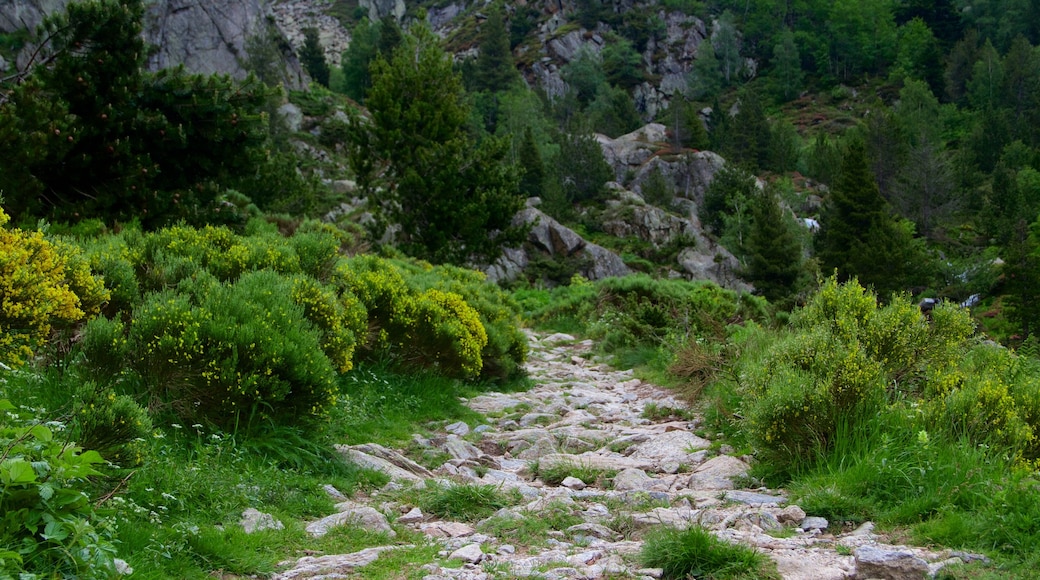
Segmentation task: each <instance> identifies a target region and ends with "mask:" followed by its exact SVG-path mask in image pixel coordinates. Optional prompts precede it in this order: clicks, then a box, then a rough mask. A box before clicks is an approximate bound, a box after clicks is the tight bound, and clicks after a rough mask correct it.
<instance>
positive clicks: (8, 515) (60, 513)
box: [0, 399, 116, 579]
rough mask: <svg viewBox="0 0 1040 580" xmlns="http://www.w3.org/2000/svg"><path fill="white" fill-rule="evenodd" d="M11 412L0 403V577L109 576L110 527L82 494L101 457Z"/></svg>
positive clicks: (11, 407) (32, 419) (6, 404)
mask: <svg viewBox="0 0 1040 580" xmlns="http://www.w3.org/2000/svg"><path fill="white" fill-rule="evenodd" d="M14 411H15V407H14V405H12V404H11V403H10V402H9V401H7V400H6V399H0V577H7V578H14V577H26V578H37V577H48V578H86V579H92V578H111V577H113V576H115V565H114V562H113V559H114V557H115V553H116V550H115V545H114V544H113V528H112V524H111V522H109V521H107V520H104V519H102V518H99V517H98V516H97V514H96V513H95V511H94V506H93V504H92V503H91V501H90V498H89V497H88V496H87V494H86V493H85V490H86V489H87V486H88V482H87V478H88V477H91V476H95V475H99V473H98V471H97V470H96V469H95V467H94V466H96V465H98V464H100V463H102V462H103V460H102V459H101V456H100V455H98V453H97V452H96V451H82V449H81V448H80V447H78V446H77V445H74V444H71V443H69V442H68V441H67V440H66V439H65V438H64V437H57V438H56V437H55V436H54V432H53V431H52V429H51V427H50V426H48V425H50V424H46V425H45V424H40V423H39V422H38V420H37V419H35V417H33V416H32V415H30V414H27V413H20V412H19V413H15V412H14Z"/></svg>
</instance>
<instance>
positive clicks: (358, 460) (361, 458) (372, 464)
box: [336, 443, 433, 482]
mask: <svg viewBox="0 0 1040 580" xmlns="http://www.w3.org/2000/svg"><path fill="white" fill-rule="evenodd" d="M336 451H338V452H340V453H341V454H342V455H343V456H344V457H346V458H347V459H348V460H349V461H351V462H353V463H355V464H357V465H359V466H360V467H364V468H366V469H371V470H374V471H379V472H381V473H385V474H386V475H387V476H389V477H390V479H392V480H394V481H413V482H419V481H423V480H424V479H427V478H432V477H433V473H431V472H430V470H428V469H426V468H425V467H423V466H421V465H419V464H418V463H416V462H414V461H412V460H411V459H408V458H407V457H405V456H404V455H401V454H400V453H398V452H396V451H393V450H391V449H387V448H386V447H383V446H382V445H378V444H375V443H366V444H364V445H353V446H351V445H337V446H336Z"/></svg>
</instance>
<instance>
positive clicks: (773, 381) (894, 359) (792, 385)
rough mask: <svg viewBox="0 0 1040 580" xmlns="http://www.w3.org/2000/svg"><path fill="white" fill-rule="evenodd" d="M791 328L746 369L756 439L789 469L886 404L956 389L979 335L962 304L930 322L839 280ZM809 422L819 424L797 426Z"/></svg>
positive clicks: (908, 307) (901, 300) (901, 302)
mask: <svg viewBox="0 0 1040 580" xmlns="http://www.w3.org/2000/svg"><path fill="white" fill-rule="evenodd" d="M792 326H793V327H794V329H793V331H792V332H791V333H790V334H788V335H787V336H786V337H784V338H781V339H779V340H777V341H776V342H775V344H773V345H772V346H771V347H770V348H769V351H768V354H767V355H766V356H765V357H763V358H762V359H761V360H759V361H758V362H757V363H752V364H748V365H747V366H746V367H745V368H744V369H743V371H742V372H743V373H744V377H745V380H743V381H742V388H743V389H744V391H745V395H746V398H745V402H744V407H745V414H746V416H747V417H749V421H748V428H749V430H748V432H749V437H750V438H751V440H753V441H755V442H756V443H757V444H758V445H760V446H761V448H762V449H763V451H765V452H766V453H767V454H770V455H772V457H773V459H775V460H776V461H777V462H778V463H780V464H787V465H790V466H795V465H806V464H809V463H811V462H812V461H814V460H815V459H816V458H817V453H818V452H822V453H827V452H828V450H829V449H828V446H829V444H830V443H832V442H833V435H834V433H835V429H836V428H837V426H838V425H839V424H843V423H847V424H850V425H855V424H857V423H858V422H860V421H862V420H864V419H866V418H869V417H870V416H873V415H874V414H876V413H878V412H879V411H881V410H883V409H884V408H885V404H886V403H895V402H898V401H902V400H904V399H907V398H909V399H911V400H914V401H916V400H918V398H919V397H921V396H923V395H924V394H926V393H928V394H932V393H944V392H949V391H950V389H952V388H954V385H955V384H956V383H957V381H956V380H954V379H952V378H951V377H956V376H958V375H956V373H954V372H953V369H955V367H956V366H957V365H958V364H959V362H960V361H961V358H962V357H963V354H964V353H965V352H966V351H967V348H968V346H969V342H968V339H969V338H970V337H971V333H972V330H973V327H972V324H971V321H970V319H969V318H968V316H967V314H966V313H964V312H959V311H957V310H956V309H955V308H953V307H949V306H940V307H938V308H936V309H935V310H934V311H933V316H932V320H931V321H929V320H928V319H927V318H925V317H924V316H922V315H921V313H920V311H919V310H918V308H917V307H916V306H914V305H913V304H911V303H910V302H909V300H908V299H907V298H906V297H898V296H897V297H895V298H894V299H893V300H892V302H891V303H889V304H887V305H885V306H878V304H877V299H876V298H875V296H874V295H873V294H872V293H870V292H868V291H866V290H865V289H863V288H862V287H861V286H860V285H859V284H858V283H856V282H855V281H851V282H848V283H845V284H838V282H837V281H836V280H835V279H834V278H830V279H829V280H827V281H825V282H824V284H823V286H822V287H821V289H820V290H819V292H818V293H817V294H816V295H815V296H813V297H812V299H811V300H810V301H809V303H808V304H806V306H805V308H803V309H802V310H800V311H798V312H796V313H795V314H794V315H793V317H792ZM799 385H806V387H805V390H804V391H803V390H800V389H799ZM969 398H970V396H969ZM955 400H956V398H953V399H949V401H955ZM940 408H943V409H945V407H944V406H943V405H940ZM799 409H801V411H800V410H799ZM962 410H963V409H962ZM944 413H945V411H941V412H939V414H940V415H944ZM804 414H811V415H812V417H804V416H803V415H804ZM944 416H945V415H944ZM807 419H811V420H812V425H811V427H806V426H804V425H799V424H798V422H800V421H803V420H807ZM989 419H993V416H992V415H991V416H990V417H989Z"/></svg>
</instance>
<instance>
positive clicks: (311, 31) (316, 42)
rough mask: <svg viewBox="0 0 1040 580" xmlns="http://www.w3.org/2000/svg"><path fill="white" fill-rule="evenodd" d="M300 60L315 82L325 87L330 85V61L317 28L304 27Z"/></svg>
mask: <svg viewBox="0 0 1040 580" xmlns="http://www.w3.org/2000/svg"><path fill="white" fill-rule="evenodd" d="M300 62H301V63H303V68H305V69H307V74H309V75H311V78H312V79H314V82H316V83H318V84H319V85H321V86H323V87H328V86H329V63H328V62H326V61H325V50H324V49H322V48H321V40H320V39H319V38H318V29H317V28H304V29H303V48H301V49H300Z"/></svg>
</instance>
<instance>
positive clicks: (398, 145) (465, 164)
mask: <svg viewBox="0 0 1040 580" xmlns="http://www.w3.org/2000/svg"><path fill="white" fill-rule="evenodd" d="M366 104H367V106H368V111H369V114H370V117H371V121H366V120H364V119H361V118H360V117H358V116H355V117H354V118H352V119H351V124H350V140H349V143H348V147H349V149H350V153H351V155H350V159H351V165H352V167H353V169H354V170H355V172H356V174H357V175H358V183H359V185H360V186H361V187H362V189H363V191H365V192H366V193H367V194H368V196H369V201H370V203H371V204H372V209H373V213H374V215H375V218H376V219H375V221H374V223H373V225H372V229H373V230H374V231H373V233H374V234H375V236H376V238H377V239H379V238H382V237H383V235H384V234H385V233H386V232H387V231H388V229H390V228H391V226H394V225H397V226H400V228H399V229H398V230H397V233H396V239H395V242H396V244H397V245H398V246H399V247H400V248H401V249H402V250H404V251H405V252H406V253H408V254H411V255H413V256H416V257H420V258H423V259H426V260H429V261H431V262H434V263H454V264H473V263H490V262H492V261H494V260H495V258H497V256H498V255H499V254H500V253H501V250H502V248H503V247H504V246H509V245H514V244H518V243H519V242H520V241H522V240H523V239H524V237H525V235H526V231H525V230H524V229H523V228H520V227H516V226H513V225H512V219H513V216H514V215H515V214H516V212H517V211H519V210H520V208H521V207H523V203H524V200H523V197H522V196H521V195H520V194H519V193H518V191H517V188H518V181H519V180H518V178H517V175H516V172H515V170H514V169H513V168H512V166H510V165H508V164H506V163H505V162H504V159H505V156H506V153H507V147H508V146H507V144H506V142H505V141H504V140H500V139H496V138H492V137H488V138H485V139H484V140H483V141H482V142H481V143H480V145H479V146H477V145H476V144H475V143H474V142H473V141H472V140H471V139H470V137H469V136H468V134H467V132H466V123H467V120H468V117H469V109H468V107H467V106H466V104H465V101H464V94H463V90H462V79H461V77H460V75H459V74H458V73H456V72H455V71H454V70H452V61H451V57H450V56H449V55H448V54H447V53H445V52H444V50H443V49H442V48H441V47H440V45H439V40H438V38H437V37H436V35H435V34H434V33H433V32H432V31H431V30H430V29H429V28H428V27H426V26H425V25H418V26H416V27H415V28H413V30H412V32H411V33H409V34H408V35H406V36H405V37H404V39H403V42H402V44H401V45H400V46H399V47H398V48H397V49H396V50H394V52H393V54H392V57H391V59H390V60H385V59H382V58H378V59H376V61H375V62H374V63H373V65H372V88H371V89H370V90H369V92H368V98H367V99H366Z"/></svg>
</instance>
